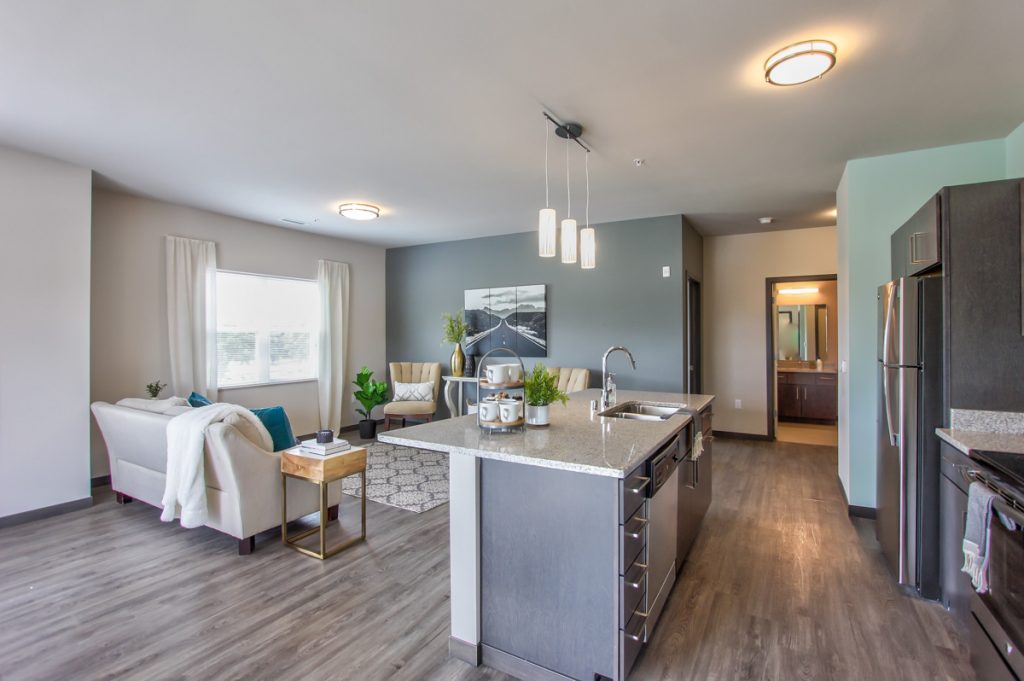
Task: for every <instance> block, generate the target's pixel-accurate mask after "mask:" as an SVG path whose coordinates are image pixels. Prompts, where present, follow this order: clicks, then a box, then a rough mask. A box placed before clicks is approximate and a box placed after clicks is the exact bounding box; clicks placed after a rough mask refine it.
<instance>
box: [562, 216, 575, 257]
mask: <svg viewBox="0 0 1024 681" xmlns="http://www.w3.org/2000/svg"><path fill="white" fill-rule="evenodd" d="M562 262H563V263H565V264H566V265H571V264H573V263H574V262H576V221H575V220H573V219H572V218H566V219H565V220H562Z"/></svg>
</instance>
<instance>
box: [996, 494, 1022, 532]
mask: <svg viewBox="0 0 1024 681" xmlns="http://www.w3.org/2000/svg"><path fill="white" fill-rule="evenodd" d="M992 507H993V508H994V509H996V510H997V511H999V512H1000V513H1002V514H1003V515H1005V516H1007V517H1009V518H1010V520H1012V521H1013V522H1015V523H1017V526H1018V527H1019V528H1024V513H1021V512H1020V511H1018V510H1017V509H1015V508H1013V507H1012V506H1010V505H1009V504H1008V503H1006V502H1005V501H1003V500H1002V499H1001V498H999V497H996V498H995V499H993V500H992Z"/></svg>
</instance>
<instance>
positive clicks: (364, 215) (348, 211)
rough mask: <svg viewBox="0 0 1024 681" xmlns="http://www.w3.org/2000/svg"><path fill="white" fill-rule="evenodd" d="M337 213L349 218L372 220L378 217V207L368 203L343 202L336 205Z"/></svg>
mask: <svg viewBox="0 0 1024 681" xmlns="http://www.w3.org/2000/svg"><path fill="white" fill-rule="evenodd" d="M338 213H339V214H341V215H343V216H345V217H347V218H348V219H349V220H374V219H376V218H378V217H380V208H378V207H377V206H371V205H370V204H368V203H343V204H341V205H340V206H338Z"/></svg>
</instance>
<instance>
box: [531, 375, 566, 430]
mask: <svg viewBox="0 0 1024 681" xmlns="http://www.w3.org/2000/svg"><path fill="white" fill-rule="evenodd" d="M523 388H524V389H525V391H526V424H527V425H528V426H547V425H549V424H550V423H551V415H550V414H549V413H548V406H549V405H550V404H551V403H552V402H561V403H562V404H565V403H566V402H568V401H569V396H568V395H566V394H565V393H564V392H562V391H561V390H559V389H558V378H557V377H556V376H555V375H554V374H551V373H549V372H548V369H547V367H545V366H544V365H543V364H541V363H540V362H537V363H536V364H534V365H533V371H532V372H531V373H529V374H527V376H526V378H525V379H524V380H523Z"/></svg>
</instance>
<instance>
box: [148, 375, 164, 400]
mask: <svg viewBox="0 0 1024 681" xmlns="http://www.w3.org/2000/svg"><path fill="white" fill-rule="evenodd" d="M166 387H167V384H166V383H161V382H160V381H159V380H157V381H155V382H153V383H147V384H146V392H147V393H149V399H151V400H155V399H156V398H158V397H160V391H161V390H163V389H164V388H166Z"/></svg>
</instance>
